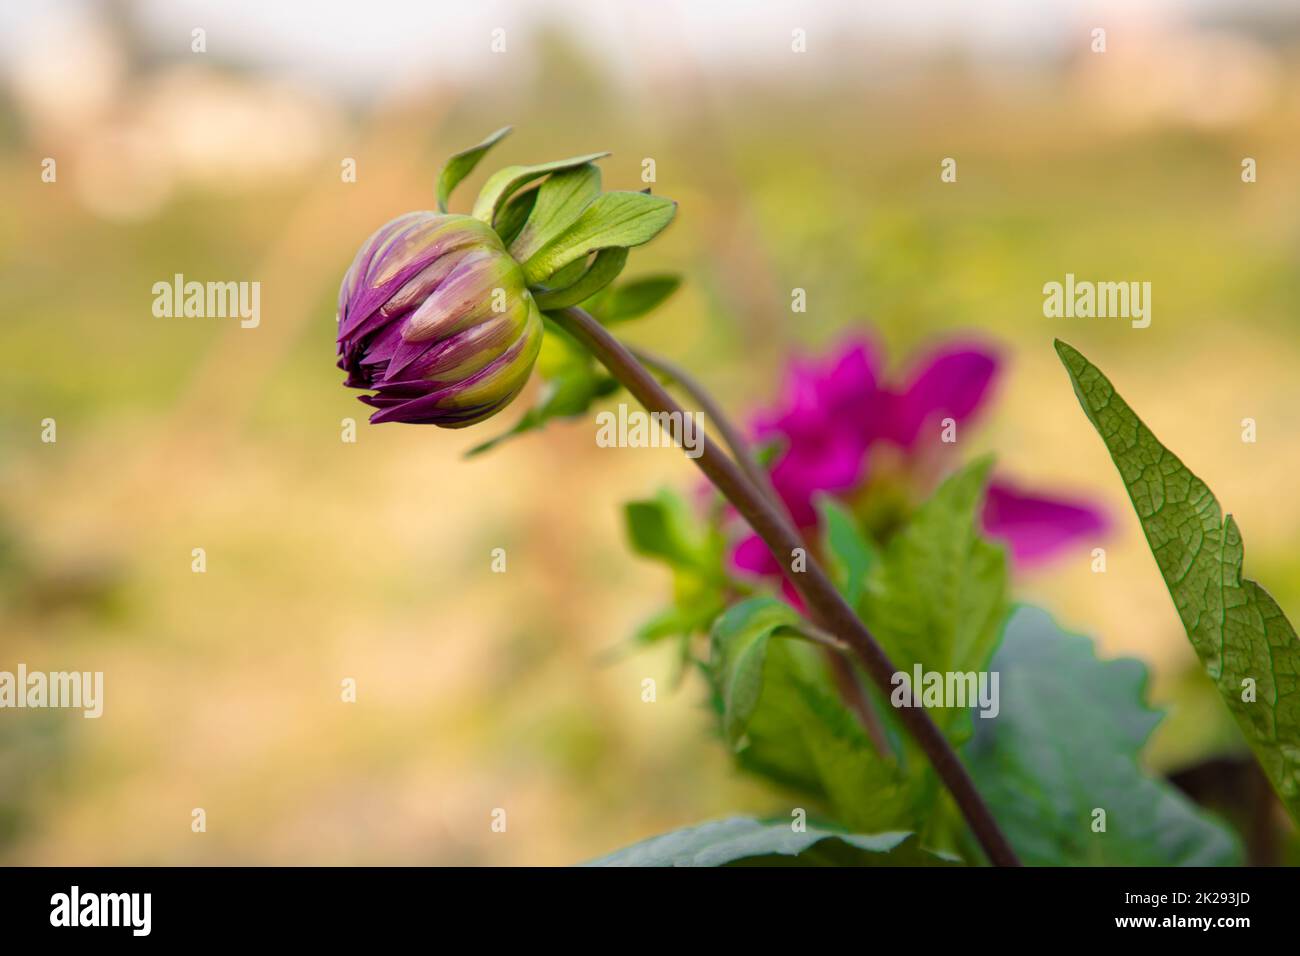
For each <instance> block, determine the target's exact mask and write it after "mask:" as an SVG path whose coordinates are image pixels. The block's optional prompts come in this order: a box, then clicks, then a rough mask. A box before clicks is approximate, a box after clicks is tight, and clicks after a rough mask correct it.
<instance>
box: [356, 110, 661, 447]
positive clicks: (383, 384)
mask: <svg viewBox="0 0 1300 956" xmlns="http://www.w3.org/2000/svg"><path fill="white" fill-rule="evenodd" d="M507 132H508V129H507V130H501V131H498V132H497V133H494V134H493V135H492V136H490V137H489V138H488V139H487V140H485V141H484V142H483V143H480V144H479V145H478V146H475V147H473V148H472V149H469V150H465V151H464V152H462V153H459V154H457V155H456V156H454V157H452V159H451V160H450V161H449V162H448V163H447V166H446V167H445V168H444V169H443V171H442V174H441V175H440V177H439V181H438V206H439V210H440V211H438V212H432V211H423V212H411V213H407V214H406V215H404V216H399V217H397V218H396V219H394V220H392V221H391V222H389V223H387V224H386V225H384V226H381V227H380V228H379V229H378V230H377V231H376V232H375V233H374V234H373V235H372V236H371V237H370V238H369V239H367V240H366V242H365V243H364V244H363V245H362V246H361V249H360V250H359V251H358V252H357V255H356V258H355V259H354V260H353V262H352V266H351V268H349V269H348V271H347V274H346V275H345V276H344V278H343V284H342V286H341V288H340V289H339V307H338V322H339V333H338V354H339V362H338V364H339V367H340V368H342V369H343V370H344V371H346V372H347V374H348V377H347V380H346V382H345V384H346V385H348V386H349V387H351V388H360V389H367V390H371V391H373V393H374V394H372V395H366V396H363V397H362V399H361V400H362V401H363V402H365V403H366V404H368V405H371V406H373V407H374V408H375V409H377V411H376V412H375V413H374V414H373V415H371V417H370V420H371V421H372V422H376V423H378V422H388V421H397V422H413V423H421V424H433V425H441V426H443V427H445V428H463V427H465V426H467V425H473V424H476V423H477V422H481V421H483V420H484V419H487V418H490V417H491V416H493V415H495V414H496V413H497V412H499V411H501V409H503V408H505V407H506V406H507V405H508V404H510V402H511V401H513V400H514V398H515V396H517V395H518V394H519V392H520V391H521V390H522V389H523V387H524V385H525V383H526V382H527V381H528V377H529V374H530V373H531V371H532V369H533V365H534V363H535V362H536V359H537V354H538V352H539V350H540V349H541V345H542V334H543V319H542V316H543V313H544V312H545V311H546V310H549V309H559V308H563V307H565V306H568V305H574V304H577V303H579V302H582V301H585V300H586V299H588V298H590V297H591V296H593V295H595V294H596V293H597V292H599V291H601V290H602V289H604V288H605V286H607V285H608V284H609V283H610V282H611V281H612V280H613V279H614V278H615V277H616V276H617V275H618V273H619V271H621V269H622V267H623V263H624V262H625V261H626V259H627V249H628V248H629V247H631V246H636V245H640V244H642V243H644V242H648V241H649V240H650V239H652V238H653V237H654V236H655V235H657V234H658V233H659V232H660V231H661V230H662V229H663V228H664V227H665V226H667V225H668V223H669V222H670V221H671V220H672V217H673V214H674V213H675V211H676V205H675V204H674V203H673V202H671V201H670V200H667V199H662V198H660V197H656V196H651V195H649V194H646V193H636V192H610V193H602V192H601V190H600V172H599V170H598V169H597V168H596V167H595V166H594V165H592V161H593V160H596V159H599V158H601V156H602V155H604V154H593V155H588V156H579V157H575V158H573V159H568V160H561V161H559V162H553V163H545V164H542V165H539V166H510V167H507V168H505V169H502V170H500V171H498V172H497V173H495V174H493V175H492V176H491V177H489V178H488V180H487V182H486V184H485V185H484V187H483V190H482V192H481V193H480V194H479V197H478V199H477V200H476V202H475V203H474V207H473V214H472V215H468V216H465V215H456V214H452V213H448V212H447V211H446V203H447V198H448V196H449V195H450V193H451V191H452V189H453V188H454V187H455V186H456V184H457V183H458V182H459V181H460V180H461V179H463V178H464V177H465V176H466V175H468V174H469V172H470V171H471V170H472V169H473V168H474V166H475V165H476V164H477V163H478V161H479V160H480V159H481V158H482V156H483V155H484V154H485V153H486V152H487V151H488V149H490V148H491V147H492V146H493V145H495V144H496V143H497V142H498V141H499V140H500V139H501V138H502V137H503V136H504V135H505V134H506V133H507ZM538 180H543V181H542V182H541V184H540V185H537V181H538Z"/></svg>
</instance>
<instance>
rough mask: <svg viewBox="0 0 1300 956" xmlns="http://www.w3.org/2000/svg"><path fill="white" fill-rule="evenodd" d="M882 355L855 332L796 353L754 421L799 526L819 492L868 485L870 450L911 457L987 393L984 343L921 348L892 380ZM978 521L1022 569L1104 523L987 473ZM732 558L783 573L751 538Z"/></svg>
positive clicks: (756, 569)
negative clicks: (780, 389) (767, 407)
mask: <svg viewBox="0 0 1300 956" xmlns="http://www.w3.org/2000/svg"><path fill="white" fill-rule="evenodd" d="M880 358H881V357H880V354H879V350H878V349H877V348H875V347H874V346H873V344H872V343H870V342H869V341H867V340H865V339H854V340H851V341H849V342H847V343H846V344H845V345H844V346H843V347H842V348H841V349H839V350H838V351H837V352H836V353H834V354H833V355H832V356H830V357H829V358H828V359H827V360H826V361H825V362H822V363H818V362H812V361H808V360H806V359H797V360H795V361H793V362H791V364H790V368H789V371H788V373H787V376H786V383H785V390H784V397H783V399H782V401H781V404H780V406H779V407H778V408H777V409H776V410H774V411H770V412H767V413H764V414H761V415H760V416H758V418H757V419H756V422H755V432H756V434H757V436H758V438H759V439H761V440H764V441H767V440H772V439H775V440H777V441H779V442H780V443H781V444H782V445H783V446H784V450H783V451H782V452H780V455H779V457H778V458H777V459H776V462H775V463H774V465H773V466H772V469H771V475H772V484H773V486H774V487H775V488H776V491H777V494H779V495H780V496H781V499H782V500H783V501H784V502H785V504H786V507H787V508H788V509H789V511H790V514H791V516H792V517H793V518H794V521H795V523H796V524H797V525H798V526H799V528H800V529H801V530H803V531H805V532H808V531H815V529H816V526H817V512H816V510H815V508H814V506H813V501H814V498H815V496H816V495H818V494H824V493H829V494H832V495H835V496H838V497H847V496H849V495H850V494H851V493H852V492H854V491H855V490H857V489H859V488H860V487H861V486H862V485H863V484H864V483H865V482H866V480H867V478H868V477H869V475H870V462H871V454H872V450H873V448H878V447H880V446H882V445H892V446H894V447H895V448H897V449H898V450H899V451H900V452H901V454H902V455H903V456H904V458H905V459H906V460H915V459H917V458H919V457H920V455H921V453H922V451H924V450H925V449H924V447H923V442H922V436H927V435H932V436H933V438H934V442H935V444H938V438H939V432H940V430H939V423H940V422H942V420H943V419H945V418H952V419H953V420H954V421H955V422H957V424H958V425H959V426H960V425H962V424H964V423H966V422H968V421H970V420H972V419H973V418H974V417H975V416H976V415H977V413H978V412H979V411H980V409H981V408H982V407H983V406H984V405H985V403H986V401H987V399H988V398H989V396H990V394H991V392H992V388H993V383H994V380H995V379H996V377H997V373H998V368H999V357H998V355H997V353H996V352H995V351H993V350H992V349H990V348H989V347H987V346H984V345H980V344H978V343H974V342H961V341H954V342H950V343H947V344H944V345H942V346H940V347H939V348H937V349H934V350H932V351H931V352H929V353H927V354H926V355H924V356H923V357H922V358H921V360H920V361H919V362H917V363H916V364H915V365H914V366H913V368H912V371H911V373H910V374H909V375H908V376H906V378H905V380H904V381H903V382H902V383H901V384H896V383H891V382H887V381H885V380H884V378H883V376H882V374H881V371H880V368H881V361H880ZM924 444H926V445H928V444H929V443H924ZM944 447H945V448H946V447H947V446H944ZM983 524H984V530H985V531H986V532H987V533H988V534H989V535H991V536H993V537H995V538H1000V539H1002V540H1004V541H1005V542H1006V543H1007V544H1008V546H1009V548H1010V551H1011V555H1012V558H1013V559H1014V561H1015V563H1016V564H1017V565H1018V566H1019V567H1027V566H1030V565H1033V564H1037V563H1039V562H1041V561H1044V560H1047V559H1048V558H1051V557H1054V556H1055V555H1057V554H1059V553H1060V552H1061V551H1062V550H1063V549H1065V548H1067V547H1069V546H1071V545H1073V544H1076V543H1077V542H1079V541H1080V540H1083V539H1090V538H1093V537H1095V536H1096V535H1097V534H1099V533H1101V532H1102V531H1104V530H1105V528H1106V525H1107V522H1106V519H1105V516H1104V514H1103V513H1102V512H1101V510H1100V509H1098V508H1096V507H1094V506H1092V505H1090V504H1087V503H1086V502H1081V501H1068V500H1064V499H1059V498H1056V497H1054V496H1051V495H1047V494H1042V493H1038V492H1029V491H1022V490H1020V489H1018V488H1017V487H1015V486H1014V485H1012V484H1009V483H1007V482H1005V481H1002V480H999V479H994V480H993V481H992V482H990V484H989V489H988V494H987V497H986V500H985V504H984V513H983ZM732 560H733V562H734V563H735V565H736V567H738V568H740V569H741V570H745V571H750V572H752V573H755V574H761V575H776V574H778V573H779V572H780V567H779V565H778V564H777V562H776V560H775V559H774V558H773V557H772V555H771V554H770V553H769V552H768V550H767V548H766V546H765V545H764V544H763V542H762V541H761V539H759V538H758V537H757V536H756V535H750V536H748V537H746V538H744V539H743V540H742V541H740V542H739V544H738V545H737V547H736V550H735V552H734V554H733V556H732ZM787 590H788V589H787Z"/></svg>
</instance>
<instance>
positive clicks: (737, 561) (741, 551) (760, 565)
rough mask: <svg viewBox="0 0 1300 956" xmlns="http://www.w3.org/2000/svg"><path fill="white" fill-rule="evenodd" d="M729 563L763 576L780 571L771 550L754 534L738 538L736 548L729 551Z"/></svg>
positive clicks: (739, 568)
mask: <svg viewBox="0 0 1300 956" xmlns="http://www.w3.org/2000/svg"><path fill="white" fill-rule="evenodd" d="M731 563H732V564H733V565H735V566H736V568H737V569H738V570H741V571H747V572H748V573H750V574H757V575H761V576H764V577H766V576H768V575H773V574H780V573H781V566H780V565H779V564H777V563H776V558H774V557H772V552H771V551H769V550H768V548H767V545H766V544H764V543H763V539H762V538H760V537H759V536H758V535H756V534H751V535H749V537H747V538H741V539H740V542H739V543H738V544H737V545H736V549H735V550H734V551H733V552H731Z"/></svg>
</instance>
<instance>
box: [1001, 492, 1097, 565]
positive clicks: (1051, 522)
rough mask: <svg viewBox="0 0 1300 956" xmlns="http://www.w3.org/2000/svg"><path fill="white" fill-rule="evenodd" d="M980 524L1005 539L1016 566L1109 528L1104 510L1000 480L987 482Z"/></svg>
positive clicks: (1040, 559)
mask: <svg viewBox="0 0 1300 956" xmlns="http://www.w3.org/2000/svg"><path fill="white" fill-rule="evenodd" d="M983 523H984V530H985V531H987V532H988V533H989V534H990V535H992V536H993V537H995V538H1001V539H1002V540H1003V541H1006V542H1007V544H1008V545H1009V546H1010V548H1011V556H1012V558H1013V559H1014V561H1015V563H1016V564H1017V565H1019V566H1020V567H1030V566H1033V565H1035V564H1039V563H1041V562H1043V561H1046V560H1049V559H1051V558H1053V557H1055V556H1056V555H1057V554H1059V553H1060V552H1061V551H1062V550H1064V549H1065V548H1068V547H1070V546H1072V545H1075V544H1080V543H1086V542H1090V541H1095V540H1096V539H1097V538H1098V537H1099V536H1100V535H1102V534H1104V533H1105V532H1106V531H1107V529H1108V528H1109V527H1110V521H1109V519H1108V518H1107V517H1106V514H1105V512H1104V511H1102V510H1101V509H1100V508H1098V507H1095V506H1093V505H1090V504H1088V503H1087V502H1083V501H1077V500H1073V501H1072V500H1066V499H1062V498H1055V497H1049V496H1047V495H1040V494H1034V493H1030V492H1024V491H1020V490H1019V489H1017V488H1015V487H1014V486H1012V485H1009V484H1006V483H1004V482H1000V481H993V482H991V483H990V484H989V489H988V493H987V495H986V496H985V499H984V515H983Z"/></svg>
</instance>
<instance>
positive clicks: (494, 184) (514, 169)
mask: <svg viewBox="0 0 1300 956" xmlns="http://www.w3.org/2000/svg"><path fill="white" fill-rule="evenodd" d="M608 155H609V153H608V152H604V153H589V154H587V155H586V156H574V157H572V158H571V159H557V160H556V161H555V162H553V163H541V164H539V165H537V166H507V167H506V168H505V169H498V170H497V171H496V172H495V173H493V174H492V175H491V176H489V177H488V181H487V182H486V183H484V184H483V189H482V191H481V192H480V193H479V194H478V199H476V200H474V210H473V213H472V215H473V216H474V218H475V219H481V220H482V221H483V222H488V223H490V222H492V221H493V220H494V219H495V218H496V214H497V210H498V209H499V208H500V207H501V204H502V203H504V202H505V201H506V199H508V198H509V197H510V196H511V195H513V193H514V192H515V190H516V189H519V188H520V187H521V186H526V185H528V184H529V183H531V182H532V181H533V180H534V179H540V178H541V177H543V176H545V175H547V174H548V173H558V172H562V171H564V170H566V169H573V168H574V167H575V166H584V165H586V164H587V163H590V162H594V161H595V160H597V159H601V158H603V157H605V156H608Z"/></svg>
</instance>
